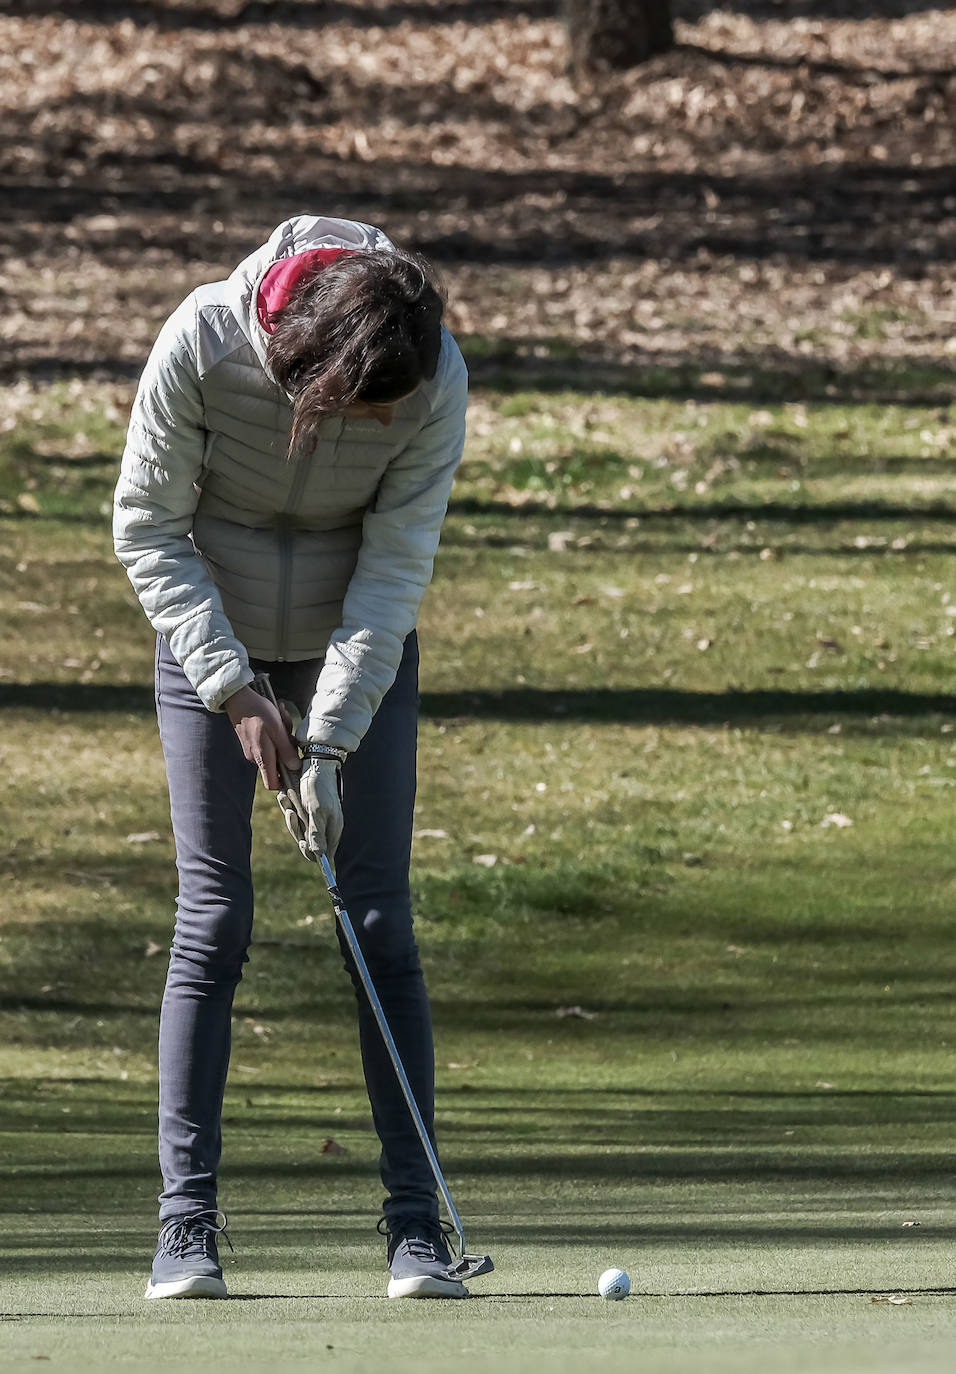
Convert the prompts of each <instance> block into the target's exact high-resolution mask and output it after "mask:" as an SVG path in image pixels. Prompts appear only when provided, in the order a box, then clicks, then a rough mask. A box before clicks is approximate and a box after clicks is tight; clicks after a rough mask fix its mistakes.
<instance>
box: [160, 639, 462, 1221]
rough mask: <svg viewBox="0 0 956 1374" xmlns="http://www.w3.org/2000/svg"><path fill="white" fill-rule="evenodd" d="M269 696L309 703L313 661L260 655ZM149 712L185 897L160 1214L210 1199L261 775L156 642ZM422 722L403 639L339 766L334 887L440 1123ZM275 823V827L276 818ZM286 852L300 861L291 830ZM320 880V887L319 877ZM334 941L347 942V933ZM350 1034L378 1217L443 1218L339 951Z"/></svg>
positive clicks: (169, 988)
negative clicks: (416, 824) (424, 919)
mask: <svg viewBox="0 0 956 1374" xmlns="http://www.w3.org/2000/svg"><path fill="white" fill-rule="evenodd" d="M253 667H254V668H256V669H264V670H266V671H268V672H269V673H270V675H271V677H272V685H273V688H274V689H275V693H276V695H277V696H278V697H280V698H286V699H288V700H290V701H294V702H295V703H296V704H297V705H298V706H299V709H300V710H302V711H303V712H304V711H305V709H306V708H307V707H308V705H309V703H310V701H311V697H312V689H313V687H314V684H315V680H316V677H317V675H318V671H319V668H320V667H321V660H318V659H316V660H310V661H309V662H306V663H254V664H253ZM156 711H157V717H158V720H159V732H160V738H161V739H162V744H163V753H164V756H165V759H166V775H167V778H168V781H169V797H170V811H171V815H172V822H173V834H174V836H175V840H176V866H177V869H178V871H179V901H178V905H177V912H176V929H175V934H174V937H173V943H172V949H171V951H170V961H169V972H168V974H167V978H166V992H165V995H164V997H163V1005H162V1012H161V1016H160V1029H159V1162H160V1168H161V1170H162V1175H163V1191H162V1193H161V1194H160V1199H159V1200H160V1213H159V1215H160V1219H161V1220H163V1221H164V1220H166V1219H167V1218H168V1217H171V1216H175V1215H178V1214H181V1213H185V1212H198V1211H202V1210H204V1209H206V1208H208V1207H215V1206H216V1181H217V1173H218V1169H219V1157H220V1152H221V1148H222V1136H221V1116H222V1099H223V1091H224V1088H225V1082H226V1070H227V1068H228V1064H229V1048H230V1020H231V1013H232V1000H233V994H234V993H235V990H236V985H237V983H238V982H239V980H240V978H241V977H242V966H243V964H244V963H245V962H246V959H247V953H246V951H247V949H248V946H249V941H250V937H251V935H252V910H253V892H252V876H251V869H250V850H251V845H252V825H251V815H252V802H253V797H254V795H255V789H256V780H257V778H258V772H257V770H256V768H255V767H254V766H253V765H252V764H250V763H248V762H247V761H246V759H245V758H244V756H243V753H242V749H241V746H240V744H239V741H238V738H237V737H236V733H235V731H234V730H233V727H232V725H231V723H230V721H229V718H228V717H227V716H226V715H223V714H221V713H214V712H211V711H207V710H206V708H205V707H204V706H203V704H202V702H201V701H200V700H199V698H198V696H197V695H196V693H195V691H194V690H193V688H192V687H191V686H190V684H189V682H188V681H187V679H186V676H185V674H184V673H183V671H182V669H181V668H180V666H179V664H178V663H177V662H176V661H175V659H174V658H173V656H172V654H171V653H170V651H169V647H168V645H167V644H166V642H165V640H163V639H162V638H161V639H160V640H159V641H158V644H157V650H156ZM417 722H418V644H417V640H416V637H415V635H414V634H412V635H410V636H409V638H408V640H407V641H406V644H405V652H404V656H403V658H402V663H401V666H400V668H399V671H398V675H397V677H396V679H395V683H394V686H393V687H392V688H391V690H390V691H389V692H388V693H387V694H386V695H385V697H384V698H383V700H382V704H381V706H380V707H379V709H378V711H377V712H376V714H375V717H374V719H373V720H372V724H371V727H370V728H369V730H368V733H367V734H366V736H365V738H364V739H363V740H362V744H361V747H360V748H359V749H357V750H356V751H355V753H354V754H352V755H351V756H350V757H349V759H348V760H347V762H346V764H345V767H344V769H343V776H342V783H343V794H344V795H343V811H344V817H345V828H344V831H343V834H342V842H341V844H340V846H339V849H338V853H337V855H336V870H337V876H338V883H339V888H340V890H341V892H342V895H343V898H344V900H345V904H346V906H347V908H348V911H349V915H350V916H351V918H352V923H353V925H354V926H355V929H356V933H357V935H358V938H359V942H360V944H361V947H362V952H363V954H364V955H365V958H366V961H367V963H368V965H369V969H370V971H371V974H372V978H373V981H374V983H375V986H376V989H377V991H378V994H379V996H380V998H381V1000H382V1004H383V1006H384V1008H385V1014H386V1016H387V1018H388V1022H389V1025H390V1027H391V1030H392V1034H393V1035H394V1037H395V1040H396V1042H397V1044H398V1048H399V1052H400V1053H401V1055H402V1058H403V1060H404V1063H405V1068H406V1070H407V1072H408V1076H409V1078H410V1080H411V1083H412V1088H413V1090H414V1092H415V1095H416V1098H417V1100H418V1104H419V1106H420V1108H421V1110H422V1114H423V1116H424V1118H425V1121H426V1123H427V1124H428V1128H429V1133H430V1134H433V1124H432V1123H433V1119H434V1052H433V1049H432V1032H431V1017H430V1013H429V1007H428V998H427V995H426V992H425V985H424V980H423V978H422V971H421V965H420V963H419V959H418V949H417V946H416V944H415V939H414V935H413V933H412V918H411V903H410V898H409V889H408V863H409V854H410V850H411V835H412V812H413V808H414V802H415V751H416V741H417ZM276 824H277V825H278V824H281V821H280V818H279V816H278V811H277V815H276ZM289 862H290V864H291V863H295V862H301V860H300V859H298V856H297V855H296V853H295V849H294V848H293V845H292V841H291V840H290V841H289ZM316 881H317V882H318V883H320V884H321V876H320V875H318V874H317V877H316ZM341 944H342V941H341V939H340V945H341ZM342 953H343V957H344V958H345V965H346V968H347V969H348V970H349V973H350V974H351V975H352V981H353V983H354V985H355V991H356V996H357V998H358V1020H359V1039H360V1044H361V1050H362V1062H363V1066H364V1069H365V1081H366V1084H367V1087H368V1094H369V1101H370V1103H371V1107H372V1117H373V1120H374V1123H375V1129H376V1131H377V1132H378V1137H379V1140H380V1141H381V1144H382V1154H381V1173H382V1182H383V1183H384V1185H385V1189H386V1192H387V1195H388V1196H387V1197H386V1200H385V1205H384V1207H385V1214H386V1216H387V1217H388V1218H389V1219H390V1221H395V1220H396V1219H398V1218H400V1217H409V1216H414V1217H423V1218H424V1217H434V1216H437V1211H438V1207H437V1200H436V1195H435V1184H434V1180H433V1178H432V1175H431V1170H430V1169H429V1166H428V1161H427V1159H426V1158H425V1153H424V1151H423V1150H422V1147H421V1142H420V1141H419V1139H418V1136H417V1134H416V1132H415V1127H414V1124H413V1122H412V1120H411V1117H410V1115H409V1112H408V1108H407V1106H406V1104H405V1100H404V1098H403V1097H402V1094H401V1090H400V1088H399V1086H398V1083H397V1081H396V1078H395V1072H394V1070H393V1068H392V1064H391V1061H390V1059H389V1057H388V1053H387V1051H386V1049H385V1046H384V1044H383V1043H382V1039H381V1035H380V1033H379V1030H378V1027H377V1025H376V1023H375V1019H374V1016H373V1014H372V1011H371V1008H370V1006H369V1004H368V1000H367V998H366V997H365V994H364V991H363V989H362V986H361V983H360V982H359V981H358V977H357V974H356V971H355V969H354V967H353V966H352V961H351V959H350V958H349V957H348V954H347V951H346V950H345V948H344V945H343V947H342Z"/></svg>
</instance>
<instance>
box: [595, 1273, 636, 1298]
mask: <svg viewBox="0 0 956 1374" xmlns="http://www.w3.org/2000/svg"><path fill="white" fill-rule="evenodd" d="M630 1291H631V1280H630V1279H629V1278H628V1277H627V1275H626V1274H625V1272H624V1270H623V1269H605V1271H604V1273H603V1274H602V1275H601V1277H600V1278H599V1279H598V1292H599V1293H600V1295H601V1297H602V1298H606V1299H607V1301H608V1302H620V1301H621V1299H622V1298H626V1297H627V1295H628V1293H630Z"/></svg>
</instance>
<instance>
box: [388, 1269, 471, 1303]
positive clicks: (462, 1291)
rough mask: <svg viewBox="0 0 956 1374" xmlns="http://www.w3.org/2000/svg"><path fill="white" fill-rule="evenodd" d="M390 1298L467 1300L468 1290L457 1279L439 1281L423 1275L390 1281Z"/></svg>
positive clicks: (428, 1275)
mask: <svg viewBox="0 0 956 1374" xmlns="http://www.w3.org/2000/svg"><path fill="white" fill-rule="evenodd" d="M388 1296H389V1297H390V1298H467V1297H468V1296H469V1293H468V1289H467V1288H466V1287H465V1285H464V1284H463V1283H459V1282H458V1280H457V1279H438V1278H434V1277H433V1276H432V1275H431V1274H422V1275H420V1276H419V1277H417V1278H413V1279H389V1281H388Z"/></svg>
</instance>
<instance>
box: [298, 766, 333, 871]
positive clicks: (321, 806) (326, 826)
mask: <svg viewBox="0 0 956 1374" xmlns="http://www.w3.org/2000/svg"><path fill="white" fill-rule="evenodd" d="M299 796H300V797H301V799H302V804H303V806H304V807H305V809H306V811H307V812H308V816H309V828H308V833H307V834H306V837H305V842H306V845H307V847H308V850H309V853H310V854H312V855H313V857H314V858H316V859H317V858H318V857H319V855H320V854H325V855H327V856H328V858H329V859H331V858H332V857H333V855H334V854H335V851H336V848H337V847H338V843H339V840H340V839H341V838H342V766H341V764H340V763H339V761H338V759H306V760H305V763H304V764H303V766H302V776H301V777H300V778H299Z"/></svg>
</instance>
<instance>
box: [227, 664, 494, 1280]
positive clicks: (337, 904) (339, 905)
mask: <svg viewBox="0 0 956 1374" xmlns="http://www.w3.org/2000/svg"><path fill="white" fill-rule="evenodd" d="M252 686H253V688H254V689H255V691H257V692H258V693H259V695H260V696H263V697H265V698H266V699H267V700H268V701H271V702H272V704H273V705H274V706H275V707H276V708H277V709H278V705H279V703H278V701H277V700H276V696H275V693H274V692H273V690H272V683H271V682H270V681H269V675H268V674H267V673H259V674H258V675H257V676H256V678H255V681H254V682H253V684H252ZM278 771H279V779H280V781H281V783H282V786H283V787H284V788H285V789H286V791H287V792H289V793H290V795H291V796H292V797H295V798H296V799H297V798H298V787H297V784H296V780H295V779H294V778H293V777H292V775H291V774H290V772H289V770H288V768H286V766H285V765H284V764H283V763H282V761H281V760H278ZM318 863H319V867H320V868H321V869H322V873H323V876H324V877H325V882H326V886H327V887H328V890H329V897H330V898H331V901H332V908H333V910H334V912H335V917H336V920H337V921H338V923H339V928H340V930H341V931H342V935H343V936H344V938H345V943H346V944H347V945H348V948H349V952H350V953H351V955H352V958H353V959H354V960H355V966H356V968H357V969H358V974H359V978H360V979H361V981H362V987H363V988H364V989H365V995H366V997H367V998H368V1001H369V1005H370V1006H371V1008H372V1012H373V1014H374V1016H375V1020H376V1022H377V1023H378V1028H379V1030H380V1032H381V1034H382V1039H383V1040H384V1042H385V1048H386V1049H387V1050H388V1053H389V1058H390V1059H391V1061H392V1066H393V1068H394V1069H395V1076H396V1077H397V1079H398V1082H399V1086H400V1087H401V1090H402V1095H403V1096H404V1098H405V1102H406V1104H407V1106H408V1110H409V1112H410V1114H411V1118H412V1121H413V1122H414V1123H415V1129H416V1131H417V1132H418V1138H419V1140H420V1141H421V1143H422V1149H423V1150H424V1151H425V1155H426V1158H427V1159H428V1163H429V1165H430V1167H431V1171H432V1174H433V1176H434V1179H435V1183H436V1184H437V1185H438V1190H439V1192H440V1193H441V1195H442V1198H443V1199H444V1203H445V1207H446V1208H447V1210H448V1215H449V1217H450V1219H451V1223H452V1225H453V1226H454V1228H455V1233H456V1235H457V1237H458V1262H457V1263H456V1264H453V1265H452V1266H451V1267H450V1269H449V1270H448V1273H449V1274H450V1275H452V1276H453V1277H454V1278H456V1279H461V1280H465V1279H473V1278H477V1276H478V1275H479V1274H489V1273H491V1271H492V1270H493V1269H494V1267H495V1266H494V1264H493V1263H492V1260H491V1256H490V1255H469V1254H468V1253H467V1252H466V1248H465V1232H464V1228H463V1226H462V1223H461V1217H460V1216H459V1215H458V1208H457V1207H456V1206H455V1203H454V1200H453V1198H452V1195H451V1193H450V1191H449V1188H448V1184H447V1183H446V1182H445V1176H444V1174H443V1173H442V1171H441V1165H440V1164H439V1163H438V1156H437V1154H436V1153H435V1147H434V1146H433V1145H432V1142H431V1140H430V1139H429V1137H428V1131H427V1130H426V1128H425V1122H424V1119H423V1117H422V1114H421V1110H420V1108H419V1106H418V1103H417V1101H416V1100H415V1094H414V1093H413V1091H412V1085H411V1083H410V1082H409V1080H408V1074H407V1073H406V1072H405V1065H404V1064H403V1063H402V1058H401V1055H400V1054H399V1052H398V1046H397V1045H396V1043H395V1038H394V1036H393V1035H392V1032H391V1029H390V1028H389V1024H388V1021H387V1019H386V1016H385V1010H384V1008H383V1006H382V1003H381V1001H380V1000H379V996H378V993H377V992H376V991H375V985H374V983H373V982H372V975H371V973H370V972H369V968H368V964H367V963H366V962H365V956H364V955H363V953H362V950H361V947H360V945H359V942H358V938H357V937H356V934H355V928H354V927H353V925H352V921H351V918H350V916H349V914H348V911H347V910H346V908H345V903H344V902H343V901H342V894H341V893H340V892H339V889H338V884H337V882H336V878H335V871H334V869H333V868H332V865H331V863H330V862H329V859H328V855H326V854H320V855H319V857H318Z"/></svg>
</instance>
